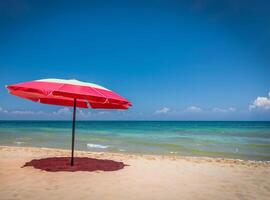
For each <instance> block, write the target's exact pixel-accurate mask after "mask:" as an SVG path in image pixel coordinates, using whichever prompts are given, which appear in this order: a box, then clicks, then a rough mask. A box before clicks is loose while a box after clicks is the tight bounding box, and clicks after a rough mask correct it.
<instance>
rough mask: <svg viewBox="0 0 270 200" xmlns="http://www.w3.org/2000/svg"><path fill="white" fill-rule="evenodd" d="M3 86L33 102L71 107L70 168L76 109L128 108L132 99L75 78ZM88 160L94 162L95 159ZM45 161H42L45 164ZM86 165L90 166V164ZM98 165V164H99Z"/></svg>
mask: <svg viewBox="0 0 270 200" xmlns="http://www.w3.org/2000/svg"><path fill="white" fill-rule="evenodd" d="M6 88H7V89H8V92H9V93H10V94H12V95H15V96H18V97H21V98H24V99H27V100H31V101H33V102H39V103H43V104H51V105H59V106H70V107H73V123H72V145H71V158H70V160H69V161H70V166H71V167H72V166H73V165H74V140H75V121H76V108H77V107H79V108H90V107H91V108H93V109H128V108H129V107H130V106H131V102H129V101H128V100H126V99H125V98H123V97H121V96H120V95H118V94H116V93H115V92H113V91H111V90H109V89H107V88H104V87H102V86H100V85H97V84H93V83H87V82H82V81H78V80H75V79H71V80H65V79H41V80H36V81H30V82H24V83H19V84H14V85H8V86H6ZM76 159H77V158H76ZM76 159H75V161H78V163H79V164H83V162H82V161H86V159H78V160H76ZM34 161H35V160H34ZM42 161H44V159H41V160H40V162H42ZM45 161H46V162H47V164H48V163H53V162H52V161H53V160H45ZM58 161H59V162H58ZM88 161H89V160H88ZM91 161H94V162H95V164H97V162H96V160H91ZM46 162H42V163H43V164H45V163H46ZM55 162H56V163H62V164H63V163H66V162H67V159H58V160H55ZM90 163H91V162H90ZM92 163H93V162H92ZM102 163H103V164H104V162H102ZM27 164H28V165H30V163H26V166H27ZM32 164H33V163H32ZM50 166H51V165H50ZM87 166H89V163H88V165H87ZM98 166H100V164H99V165H98ZM77 167H78V166H77ZM84 167H85V166H84ZM73 168H74V167H73ZM105 168H106V167H105ZM84 169H85V168H84ZM69 171H72V170H69Z"/></svg>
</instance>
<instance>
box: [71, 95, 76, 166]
mask: <svg viewBox="0 0 270 200" xmlns="http://www.w3.org/2000/svg"><path fill="white" fill-rule="evenodd" d="M76 103H77V99H74V106H73V121H72V145H71V163H70V165H71V166H73V165H74V140H75V121H76Z"/></svg>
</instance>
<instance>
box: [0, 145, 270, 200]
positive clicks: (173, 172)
mask: <svg viewBox="0 0 270 200" xmlns="http://www.w3.org/2000/svg"><path fill="white" fill-rule="evenodd" d="M55 156H57V157H63V156H70V152H69V151H66V150H60V149H47V148H32V147H4V146H2V147H0V158H1V160H0V199H4V200H11V199H14V200H15V199H20V200H24V199H27V200H30V199H39V200H43V199H44V200H45V199H46V200H47V199H50V200H56V199H62V200H71V199H72V200H74V199H82V200H84V199H91V200H92V199H93V200H95V199H99V200H100V199H110V200H122V199H123V200H124V199H125V200H126V199H129V200H133V199H134V200H135V199H136V200H141V199H156V200H162V199H164V200H165V199H166V200H170V199H175V200H176V199H177V200H179V199H181V200H185V199H215V200H216V199H243V200H245V199H260V200H264V199H269V197H270V163H269V162H254V161H241V160H233V159H216V158H195V157H178V156H151V155H131V154H117V153H94V152H82V151H76V152H75V156H80V157H91V158H97V159H110V160H115V161H118V162H123V163H125V164H127V165H129V166H125V167H124V168H123V169H120V170H117V171H94V172H81V171H80V172H48V171H42V170H39V169H35V168H33V167H24V168H22V166H23V165H24V164H25V163H26V162H29V161H31V160H32V159H40V158H48V157H55ZM75 164H76V163H75Z"/></svg>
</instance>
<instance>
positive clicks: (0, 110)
mask: <svg viewBox="0 0 270 200" xmlns="http://www.w3.org/2000/svg"><path fill="white" fill-rule="evenodd" d="M0 112H1V113H8V111H7V110H5V109H3V108H2V107H0Z"/></svg>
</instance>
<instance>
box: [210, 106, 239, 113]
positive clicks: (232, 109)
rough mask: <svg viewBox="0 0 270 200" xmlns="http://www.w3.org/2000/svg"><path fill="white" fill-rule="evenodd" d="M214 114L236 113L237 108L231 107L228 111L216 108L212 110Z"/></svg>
mask: <svg viewBox="0 0 270 200" xmlns="http://www.w3.org/2000/svg"><path fill="white" fill-rule="evenodd" d="M212 111H213V112H221V113H226V112H235V111H236V108H234V107H230V108H228V109H226V108H218V107H214V108H213V109H212Z"/></svg>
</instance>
